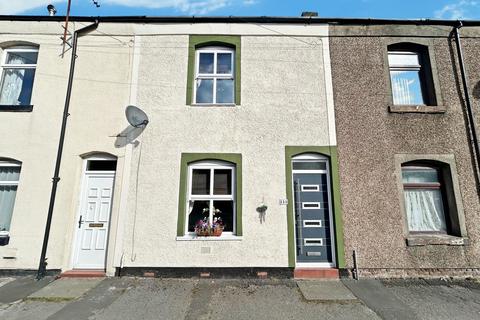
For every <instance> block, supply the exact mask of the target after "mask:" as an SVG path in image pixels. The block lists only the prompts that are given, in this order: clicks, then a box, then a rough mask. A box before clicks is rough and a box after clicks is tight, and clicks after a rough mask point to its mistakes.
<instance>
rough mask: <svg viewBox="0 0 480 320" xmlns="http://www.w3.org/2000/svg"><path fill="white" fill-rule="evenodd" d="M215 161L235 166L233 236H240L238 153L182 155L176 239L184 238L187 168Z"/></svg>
mask: <svg viewBox="0 0 480 320" xmlns="http://www.w3.org/2000/svg"><path fill="white" fill-rule="evenodd" d="M206 160H217V161H225V162H228V163H231V164H234V165H235V172H236V176H235V210H236V215H235V224H236V230H235V236H242V235H243V229H242V155H241V154H239V153H182V156H181V160H180V188H179V189H180V190H179V196H178V220H177V237H183V236H185V229H186V225H185V224H186V223H187V215H186V210H187V209H186V203H187V193H188V167H189V165H190V164H193V163H195V162H198V161H206Z"/></svg>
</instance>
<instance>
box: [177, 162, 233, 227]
mask: <svg viewBox="0 0 480 320" xmlns="http://www.w3.org/2000/svg"><path fill="white" fill-rule="evenodd" d="M235 173H236V166H235V164H233V163H229V162H226V161H217V160H207V161H199V162H194V163H190V164H189V165H188V193H187V197H188V199H187V202H188V205H187V213H186V214H187V221H188V224H187V230H186V232H187V233H193V232H195V227H196V225H198V224H199V223H202V222H203V223H204V224H206V225H210V226H211V225H213V224H215V223H218V224H221V225H222V228H223V231H224V232H225V233H226V234H234V233H235V229H236V225H235V224H236V222H235V221H236V219H235V214H236V212H235V211H236V210H235V208H236V205H235V201H236V199H235V180H236V174H235Z"/></svg>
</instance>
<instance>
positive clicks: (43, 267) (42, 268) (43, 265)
mask: <svg viewBox="0 0 480 320" xmlns="http://www.w3.org/2000/svg"><path fill="white" fill-rule="evenodd" d="M97 27H98V20H95V23H93V24H91V25H88V26H86V27H84V28H81V29H79V30H76V31H75V32H74V33H73V44H72V58H71V61H70V73H69V76H68V85H67V96H66V98H65V106H64V108H63V120H62V128H61V131H60V140H59V141H58V151H57V161H56V163H55V172H54V174H53V178H52V192H51V193H50V204H49V205H48V214H47V224H46V226H45V234H44V237H43V245H42V254H41V256H40V263H39V265H38V272H37V280H40V279H42V278H43V277H44V276H45V274H46V271H47V258H46V255H47V246H48V238H49V236H50V227H51V224H52V215H53V208H54V206H55V196H56V194H57V185H58V182H59V181H60V177H59V173H60V163H61V162H62V153H63V144H64V141H65V130H66V127H67V120H68V116H69V115H70V114H69V113H68V109H69V107H70V98H71V95H72V84H73V75H74V73H75V61H76V59H77V43H78V38H79V37H81V36H83V35H85V34H87V33H88V32H90V31H93V30H95V29H97Z"/></svg>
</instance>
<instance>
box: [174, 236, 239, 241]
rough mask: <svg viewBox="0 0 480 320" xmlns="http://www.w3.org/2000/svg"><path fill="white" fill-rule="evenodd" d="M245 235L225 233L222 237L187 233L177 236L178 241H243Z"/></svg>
mask: <svg viewBox="0 0 480 320" xmlns="http://www.w3.org/2000/svg"><path fill="white" fill-rule="evenodd" d="M242 239H243V237H238V236H233V235H223V236H220V237H197V236H195V235H185V236H182V237H177V241H242Z"/></svg>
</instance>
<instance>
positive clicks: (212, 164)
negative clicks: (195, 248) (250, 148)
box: [185, 160, 237, 236]
mask: <svg viewBox="0 0 480 320" xmlns="http://www.w3.org/2000/svg"><path fill="white" fill-rule="evenodd" d="M194 169H203V170H205V169H207V170H210V194H208V195H198V194H195V195H193V194H192V177H193V170H194ZM215 170H231V171H232V181H231V184H232V185H231V190H232V193H231V194H230V195H214V194H213V188H214V172H215ZM235 185H236V168H235V165H234V164H229V163H228V162H224V161H215V160H208V161H200V162H195V163H192V164H190V165H189V166H188V192H187V203H186V212H185V214H186V219H185V221H186V223H185V235H191V236H193V235H195V232H190V231H188V220H189V219H188V218H189V217H188V216H189V208H190V202H191V201H209V204H210V205H209V222H210V223H213V201H222V200H224V201H232V202H233V205H232V207H233V208H232V209H233V217H232V218H233V220H232V221H233V228H232V230H233V231H232V232H230V231H229V232H225V231H224V232H222V236H224V235H225V236H232V235H235V232H236V220H237V219H236V215H237V213H236V199H235V194H236V190H235Z"/></svg>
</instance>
